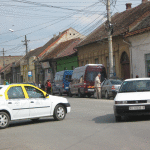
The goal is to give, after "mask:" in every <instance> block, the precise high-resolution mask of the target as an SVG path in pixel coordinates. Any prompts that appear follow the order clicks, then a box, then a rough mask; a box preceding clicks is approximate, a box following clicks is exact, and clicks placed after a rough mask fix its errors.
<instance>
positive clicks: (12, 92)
mask: <svg viewBox="0 0 150 150" xmlns="http://www.w3.org/2000/svg"><path fill="white" fill-rule="evenodd" d="M7 95H8V98H9V99H20V98H25V96H24V93H23V91H22V87H21V86H15V87H11V88H10V89H9V90H8V92H7Z"/></svg>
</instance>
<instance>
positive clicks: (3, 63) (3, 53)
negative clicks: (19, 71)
mask: <svg viewBox="0 0 150 150" xmlns="http://www.w3.org/2000/svg"><path fill="white" fill-rule="evenodd" d="M4 67H5V51H4V48H3V68H4ZM5 80H6V73H5V70H4V81H5Z"/></svg>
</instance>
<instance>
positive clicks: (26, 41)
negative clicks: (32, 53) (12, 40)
mask: <svg viewBox="0 0 150 150" xmlns="http://www.w3.org/2000/svg"><path fill="white" fill-rule="evenodd" d="M29 41H30V40H27V36H26V35H25V40H24V41H22V42H25V43H24V45H25V46H26V56H27V81H28V82H29V78H28V72H29V69H30V68H29V56H28V42H29Z"/></svg>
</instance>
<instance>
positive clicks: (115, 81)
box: [110, 80, 122, 85]
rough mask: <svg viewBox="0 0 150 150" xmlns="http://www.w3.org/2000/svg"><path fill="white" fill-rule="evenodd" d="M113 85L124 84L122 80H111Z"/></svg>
mask: <svg viewBox="0 0 150 150" xmlns="http://www.w3.org/2000/svg"><path fill="white" fill-rule="evenodd" d="M110 82H111V84H113V85H120V84H121V83H122V81H121V80H110Z"/></svg>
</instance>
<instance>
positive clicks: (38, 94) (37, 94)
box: [25, 86, 45, 98]
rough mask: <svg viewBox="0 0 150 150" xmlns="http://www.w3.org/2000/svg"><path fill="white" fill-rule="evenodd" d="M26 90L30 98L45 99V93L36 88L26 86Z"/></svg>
mask: <svg viewBox="0 0 150 150" xmlns="http://www.w3.org/2000/svg"><path fill="white" fill-rule="evenodd" d="M25 89H26V91H27V93H28V96H29V98H45V97H44V94H43V92H42V91H40V90H38V89H36V88H34V87H31V86H25Z"/></svg>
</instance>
